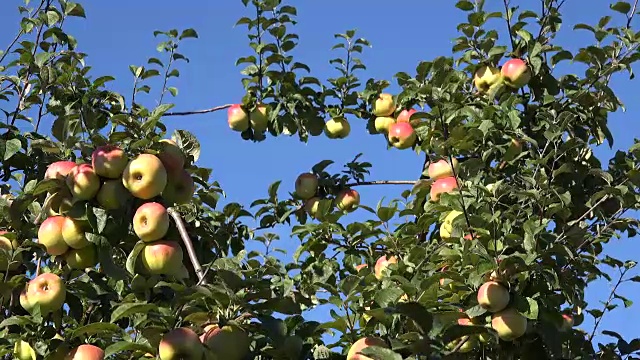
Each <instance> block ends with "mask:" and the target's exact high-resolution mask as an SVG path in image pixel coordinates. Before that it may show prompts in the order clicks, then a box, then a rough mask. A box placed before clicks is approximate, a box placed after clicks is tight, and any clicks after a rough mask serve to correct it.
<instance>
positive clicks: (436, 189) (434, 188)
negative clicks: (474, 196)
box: [430, 176, 458, 201]
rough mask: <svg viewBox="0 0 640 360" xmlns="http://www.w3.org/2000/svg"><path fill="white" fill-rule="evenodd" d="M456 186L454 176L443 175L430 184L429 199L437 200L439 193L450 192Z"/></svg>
mask: <svg viewBox="0 0 640 360" xmlns="http://www.w3.org/2000/svg"><path fill="white" fill-rule="evenodd" d="M457 188H458V182H457V181H456V178H455V177H453V176H449V177H445V178H441V179H438V180H436V181H434V182H433V184H432V185H431V191H430V194H431V200H432V201H438V200H440V194H442V193H450V192H452V191H453V190H455V189H457Z"/></svg>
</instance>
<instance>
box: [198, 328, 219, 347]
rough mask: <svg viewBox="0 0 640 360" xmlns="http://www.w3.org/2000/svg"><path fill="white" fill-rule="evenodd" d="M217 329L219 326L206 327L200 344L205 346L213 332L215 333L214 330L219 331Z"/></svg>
mask: <svg viewBox="0 0 640 360" xmlns="http://www.w3.org/2000/svg"><path fill="white" fill-rule="evenodd" d="M217 328H218V324H209V325H207V326H205V327H204V332H203V333H202V335H200V342H201V343H203V344H204V343H205V342H206V340H207V339H208V336H209V334H211V332H212V331H213V329H217Z"/></svg>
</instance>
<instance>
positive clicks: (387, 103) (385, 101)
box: [373, 93, 396, 116]
mask: <svg viewBox="0 0 640 360" xmlns="http://www.w3.org/2000/svg"><path fill="white" fill-rule="evenodd" d="M394 111H396V102H395V101H394V100H393V96H392V95H391V94H387V93H382V94H380V96H378V98H377V99H376V101H375V102H374V103H373V115H375V116H391V114H393V112H394Z"/></svg>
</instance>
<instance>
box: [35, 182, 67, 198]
mask: <svg viewBox="0 0 640 360" xmlns="http://www.w3.org/2000/svg"><path fill="white" fill-rule="evenodd" d="M63 185H64V184H61V183H60V180H58V179H45V180H42V181H40V182H38V184H37V185H36V186H35V187H34V188H33V190H31V194H32V195H40V194H44V193H46V192H47V191H51V190H53V189H58V188H59V187H60V186H63Z"/></svg>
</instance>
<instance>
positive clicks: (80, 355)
mask: <svg viewBox="0 0 640 360" xmlns="http://www.w3.org/2000/svg"><path fill="white" fill-rule="evenodd" d="M64 360H104V350H102V349H100V348H99V347H97V346H95V345H89V344H82V345H80V346H78V347H77V348H75V349H73V350H71V352H70V353H69V354H67V356H66V357H65V358H64Z"/></svg>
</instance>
